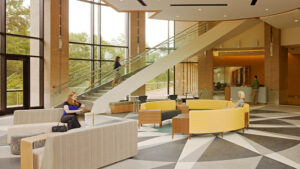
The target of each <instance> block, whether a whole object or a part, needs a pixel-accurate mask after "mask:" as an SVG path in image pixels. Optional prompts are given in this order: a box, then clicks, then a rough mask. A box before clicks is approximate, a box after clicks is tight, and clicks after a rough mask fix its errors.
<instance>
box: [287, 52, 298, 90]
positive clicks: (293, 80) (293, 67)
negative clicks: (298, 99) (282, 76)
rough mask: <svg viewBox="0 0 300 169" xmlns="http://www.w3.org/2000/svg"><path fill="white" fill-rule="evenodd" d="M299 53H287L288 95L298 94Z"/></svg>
mask: <svg viewBox="0 0 300 169" xmlns="http://www.w3.org/2000/svg"><path fill="white" fill-rule="evenodd" d="M299 72H300V54H298V55H293V54H289V60H288V79H289V80H288V95H289V96H300V88H299V86H300V78H299Z"/></svg>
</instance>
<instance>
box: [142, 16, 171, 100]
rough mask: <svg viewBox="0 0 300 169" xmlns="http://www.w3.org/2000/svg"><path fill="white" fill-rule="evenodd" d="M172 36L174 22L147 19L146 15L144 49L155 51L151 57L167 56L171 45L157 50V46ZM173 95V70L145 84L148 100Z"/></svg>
mask: <svg viewBox="0 0 300 169" xmlns="http://www.w3.org/2000/svg"><path fill="white" fill-rule="evenodd" d="M173 36H174V21H167V20H155V19H149V13H147V14H146V49H152V50H155V52H153V54H152V55H153V56H151V57H162V56H166V55H168V53H170V52H171V50H172V43H171V42H170V43H168V44H169V45H167V46H164V47H163V48H158V47H157V45H158V44H160V43H162V42H164V41H166V40H168V39H169V38H171V37H173ZM171 94H174V68H171V69H169V70H167V71H166V72H164V73H162V74H160V75H159V76H157V77H156V78H154V79H152V80H151V81H149V82H148V83H147V84H146V95H147V96H148V98H150V99H160V98H165V97H166V96H168V95H171Z"/></svg>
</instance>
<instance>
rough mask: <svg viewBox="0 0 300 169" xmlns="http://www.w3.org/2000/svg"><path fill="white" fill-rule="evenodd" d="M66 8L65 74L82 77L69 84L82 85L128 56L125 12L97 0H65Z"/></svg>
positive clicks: (97, 78) (104, 72)
mask: <svg viewBox="0 0 300 169" xmlns="http://www.w3.org/2000/svg"><path fill="white" fill-rule="evenodd" d="M69 9H70V10H69V22H70V24H69V32H70V34H69V41H70V47H69V70H70V71H69V75H70V79H72V78H75V77H73V76H74V74H75V75H76V76H77V77H78V76H79V77H81V78H83V79H84V82H80V83H75V84H73V86H72V84H71V87H77V88H80V87H82V88H86V87H88V86H89V85H91V84H93V82H96V81H98V80H99V78H101V76H102V77H103V76H104V75H105V74H106V73H108V72H109V71H111V70H113V64H114V59H115V57H116V56H120V57H121V59H125V58H127V57H128V37H127V35H128V13H120V12H117V11H115V10H114V9H112V8H111V7H109V6H107V5H106V4H104V3H103V2H101V1H100V0H89V1H83V0H69ZM74 72H75V73H74Z"/></svg>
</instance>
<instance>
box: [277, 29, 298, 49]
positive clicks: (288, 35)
mask: <svg viewBox="0 0 300 169" xmlns="http://www.w3.org/2000/svg"><path fill="white" fill-rule="evenodd" d="M281 45H282V46H296V45H300V26H299V27H293V28H287V29H282V30H281Z"/></svg>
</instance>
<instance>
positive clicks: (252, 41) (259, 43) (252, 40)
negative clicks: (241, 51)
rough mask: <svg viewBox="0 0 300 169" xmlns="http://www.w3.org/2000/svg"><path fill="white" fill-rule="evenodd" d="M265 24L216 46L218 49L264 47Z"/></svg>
mask: <svg viewBox="0 0 300 169" xmlns="http://www.w3.org/2000/svg"><path fill="white" fill-rule="evenodd" d="M264 37H265V36H264V23H263V22H261V23H259V24H257V25H255V26H253V27H252V28H250V29H248V30H247V31H244V32H243V33H241V34H239V35H237V36H235V37H233V38H231V39H230V40H227V41H225V42H223V43H222V44H220V45H219V46H216V48H253V47H264Z"/></svg>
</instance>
